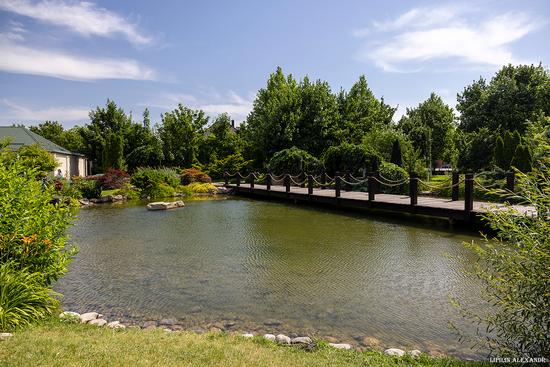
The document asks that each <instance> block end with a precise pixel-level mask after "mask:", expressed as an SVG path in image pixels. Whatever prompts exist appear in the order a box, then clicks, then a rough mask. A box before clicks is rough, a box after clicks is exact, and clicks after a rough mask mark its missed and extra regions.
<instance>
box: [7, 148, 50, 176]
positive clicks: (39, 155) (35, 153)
mask: <svg viewBox="0 0 550 367" xmlns="http://www.w3.org/2000/svg"><path fill="white" fill-rule="evenodd" d="M9 156H10V158H9V160H19V163H20V164H21V165H22V166H23V167H25V168H26V169H28V170H33V172H36V173H37V175H38V176H39V177H45V176H46V175H47V174H48V173H51V172H52V171H53V170H54V169H55V168H56V167H57V166H58V163H57V161H56V160H55V158H54V157H53V155H52V154H51V153H49V152H47V151H45V150H44V149H42V148H40V146H39V145H38V144H33V145H26V146H23V147H21V148H19V150H18V151H17V152H13V153H12V154H10V155H9Z"/></svg>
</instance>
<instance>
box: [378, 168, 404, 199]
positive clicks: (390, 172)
mask: <svg viewBox="0 0 550 367" xmlns="http://www.w3.org/2000/svg"><path fill="white" fill-rule="evenodd" d="M379 174H380V179H381V181H382V182H387V183H389V184H390V185H391V184H393V183H394V182H395V181H403V180H406V179H408V178H409V174H408V173H407V172H406V171H405V170H404V169H403V168H401V167H399V166H398V165H396V164H393V163H388V162H383V163H382V164H381V165H380V169H379ZM407 187H408V183H407V182H405V183H404V184H403V185H398V186H389V185H381V187H380V189H381V190H382V192H384V193H387V194H402V193H404V192H405V191H406V189H407Z"/></svg>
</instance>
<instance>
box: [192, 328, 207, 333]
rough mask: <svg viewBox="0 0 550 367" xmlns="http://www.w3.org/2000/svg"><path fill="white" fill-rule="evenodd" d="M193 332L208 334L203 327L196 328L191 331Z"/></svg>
mask: <svg viewBox="0 0 550 367" xmlns="http://www.w3.org/2000/svg"><path fill="white" fill-rule="evenodd" d="M191 331H193V332H194V333H197V334H204V333H206V330H205V329H203V328H201V327H196V328H193V329H191Z"/></svg>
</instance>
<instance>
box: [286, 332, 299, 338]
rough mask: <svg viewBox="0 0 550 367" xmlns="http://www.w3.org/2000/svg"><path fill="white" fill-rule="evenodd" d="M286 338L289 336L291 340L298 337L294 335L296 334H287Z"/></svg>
mask: <svg viewBox="0 0 550 367" xmlns="http://www.w3.org/2000/svg"><path fill="white" fill-rule="evenodd" d="M288 336H290V339H292V338H297V337H299V336H300V335H298V334H296V333H288Z"/></svg>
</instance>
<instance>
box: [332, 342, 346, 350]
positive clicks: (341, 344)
mask: <svg viewBox="0 0 550 367" xmlns="http://www.w3.org/2000/svg"><path fill="white" fill-rule="evenodd" d="M328 345H330V346H331V347H333V348H336V349H346V350H348V349H351V345H350V344H347V343H328Z"/></svg>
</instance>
